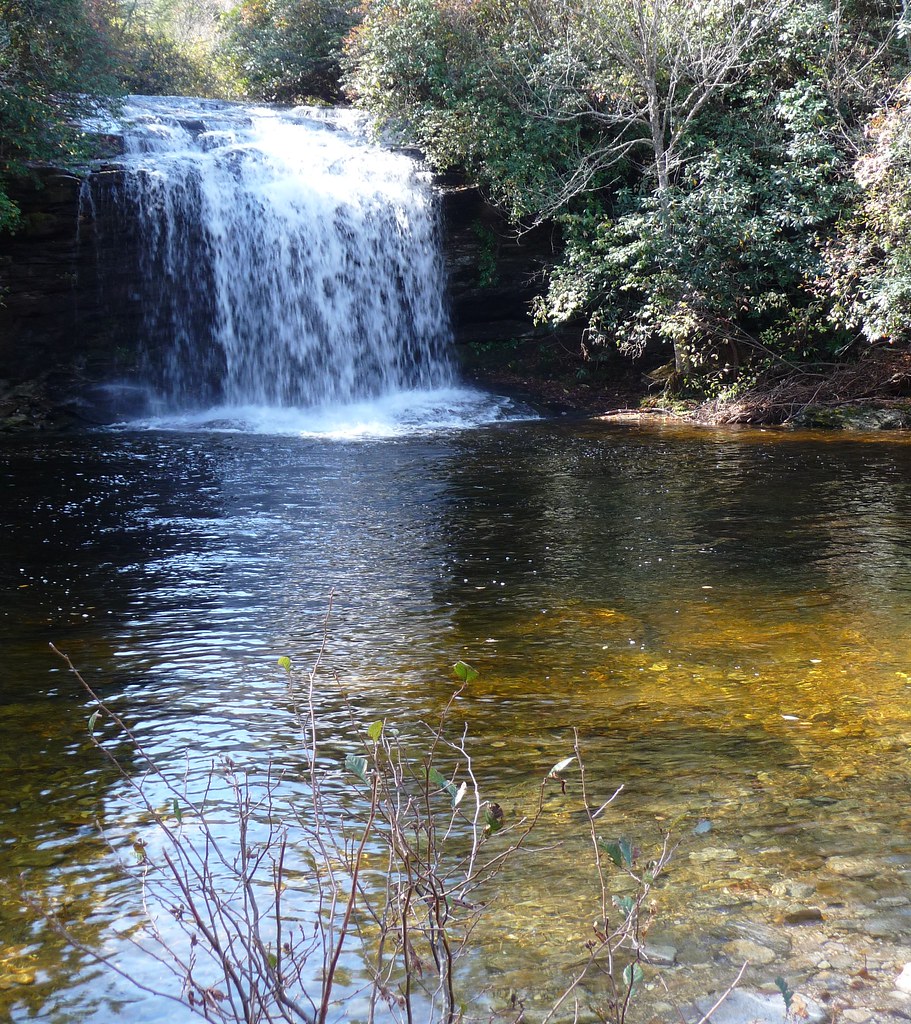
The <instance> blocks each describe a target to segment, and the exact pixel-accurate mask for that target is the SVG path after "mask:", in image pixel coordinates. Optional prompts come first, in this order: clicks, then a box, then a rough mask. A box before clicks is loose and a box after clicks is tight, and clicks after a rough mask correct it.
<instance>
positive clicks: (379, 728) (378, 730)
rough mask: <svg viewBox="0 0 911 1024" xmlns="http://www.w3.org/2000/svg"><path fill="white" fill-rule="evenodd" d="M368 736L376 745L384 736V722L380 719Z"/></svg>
mask: <svg viewBox="0 0 911 1024" xmlns="http://www.w3.org/2000/svg"><path fill="white" fill-rule="evenodd" d="M367 735H368V736H369V737H370V739H372V740H373V742H374V743H376V742H377V741H378V740H379V738H380V736H382V735H383V720H382V719H381V718H378V719H377V720H376V721H375V722H374V723H373V724H372V725H371V726H370V727H369V728H368V729H367Z"/></svg>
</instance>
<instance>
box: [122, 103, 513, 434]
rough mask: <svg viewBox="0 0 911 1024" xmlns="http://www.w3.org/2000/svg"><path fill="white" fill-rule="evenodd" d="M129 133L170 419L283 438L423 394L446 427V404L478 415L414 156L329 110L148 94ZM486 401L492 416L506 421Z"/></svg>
mask: <svg viewBox="0 0 911 1024" xmlns="http://www.w3.org/2000/svg"><path fill="white" fill-rule="evenodd" d="M125 124H126V129H125V138H126V157H125V166H126V175H125V185H124V188H125V192H126V199H127V202H128V204H129V207H130V209H131V211H132V215H133V216H136V217H138V220H139V229H140V239H141V241H140V246H141V248H140V251H141V259H142V261H143V267H142V276H143V283H142V287H143V289H144V292H143V300H144V317H145V328H146V331H147V334H148V336H149V338H150V339H152V341H151V343H150V345H149V348H148V356H147V375H148V377H149V378H150V382H151V384H152V387H153V390H154V391H155V394H156V404H157V412H158V413H159V414H160V416H164V417H165V418H170V419H171V420H173V419H174V417H175V415H178V414H179V415H180V416H181V417H183V422H184V423H187V424H188V425H189V424H190V423H193V424H196V425H199V424H201V423H206V422H209V423H212V424H213V425H215V424H218V425H219V426H224V425H225V424H232V423H235V422H240V423H241V424H242V425H244V426H248V427H252V428H253V429H270V427H269V424H270V423H271V424H273V427H274V429H279V430H283V431H284V430H288V429H291V427H290V424H292V423H294V422H295V411H297V412H299V413H301V415H302V417H303V421H302V423H301V429H303V430H306V431H308V432H310V431H311V429H313V428H314V423H315V422H316V421H318V420H319V416H320V411H322V412H325V413H326V415H327V416H328V421H329V422H330V423H332V424H337V423H338V422H339V413H338V409H339V407H343V408H344V407H350V408H351V409H352V411H353V412H356V416H357V418H358V420H359V421H361V422H365V421H366V422H373V421H372V419H371V417H370V416H369V415H368V416H366V417H365V416H364V410H365V407H366V406H367V405H369V404H370V403H372V402H376V403H377V408H379V409H384V410H389V409H397V410H401V409H403V408H404V407H406V406H408V404H409V403H408V402H407V401H405V400H403V399H402V398H401V396H402V395H407V394H409V393H414V394H415V395H417V396H419V398H418V399H417V400H416V402H415V403H414V406H415V409H416V410H419V409H426V408H432V409H433V420H434V423H437V424H438V423H439V422H442V421H445V420H446V415H445V413H442V412H441V407H442V406H452V417H451V418H456V419H457V420H458V422H459V423H464V422H465V419H466V414H467V413H466V408H465V407H466V404H471V403H466V396H467V395H476V393H474V392H465V391H464V390H462V389H458V388H455V387H454V374H453V369H452V366H451V363H450V360H449V357H448V355H447V351H448V345H449V342H450V330H449V322H448V318H447V314H446V308H445V300H444V290H443V289H444V284H443V282H444V270H443V266H442V260H441V256H440V252H439V247H438V244H437V238H436V224H435V216H434V209H433V197H432V194H431V191H430V188H429V185H428V183H427V182H426V181H425V180H423V178H422V175H421V174H420V173H419V168H418V165H417V164H416V163H415V162H414V161H413V160H411V159H410V158H409V157H407V156H404V155H402V154H398V153H394V152H390V151H388V150H384V149H381V148H378V147H376V146H372V145H370V144H369V143H368V142H367V141H366V140H364V139H363V138H361V137H358V136H357V135H356V134H355V133H352V132H350V131H348V130H345V129H344V128H343V127H341V126H340V123H333V121H332V120H331V119H329V118H327V117H326V115H322V116H318V115H316V114H315V112H313V111H305V110H297V111H290V112H289V111H277V110H274V109H271V108H245V107H241V106H237V105H234V104H226V103H220V102H215V101H201V100H186V99H179V98H173V97H168V98H155V99H149V98H139V97H137V98H134V99H133V100H131V102H130V103H129V104H128V106H127V108H126V110H125ZM428 393H429V396H428ZM434 395H436V396H437V397H436V398H434V397H433V396H434ZM477 397H478V398H480V396H477ZM487 399H488V400H487V401H486V402H482V403H481V406H483V410H484V411H483V412H482V409H481V408H480V407H479V408H478V409H477V415H478V416H480V417H481V418H482V419H490V418H499V417H500V416H501V415H502V411H501V409H502V406H501V405H499V404H498V403H493V405H492V404H491V402H490V401H489V396H487ZM494 406H496V409H495V408H494ZM215 407H217V411H216V408H215ZM418 416H419V418H420V415H419V414H418ZM441 417H442V419H441ZM342 418H343V417H342ZM398 418H399V420H401V421H403V422H411V421H412V420H413V419H414V417H413V416H412V415H410V414H408V413H401V412H400V413H399V416H398ZM476 418H477V417H476V416H472V415H468V419H469V421H470V420H476ZM343 432H344V431H343ZM368 432H369V431H368Z"/></svg>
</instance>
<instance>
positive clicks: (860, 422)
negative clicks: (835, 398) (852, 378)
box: [792, 403, 911, 430]
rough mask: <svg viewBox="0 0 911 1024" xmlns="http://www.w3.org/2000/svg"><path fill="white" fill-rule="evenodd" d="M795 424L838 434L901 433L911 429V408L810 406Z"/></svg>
mask: <svg viewBox="0 0 911 1024" xmlns="http://www.w3.org/2000/svg"><path fill="white" fill-rule="evenodd" d="M792 422H793V425H794V426H800V427H823V428H827V429H830V428H834V429H837V430H901V429H904V428H907V427H909V426H911V405H909V404H907V403H900V404H899V403H893V404H891V405H890V406H888V407H880V406H875V405H869V404H856V405H838V406H814V405H809V406H807V407H806V408H805V409H803V410H802V411H801V412H800V413H799V414H798V415H797V416H796V417H795V418H794V420H793V421H792Z"/></svg>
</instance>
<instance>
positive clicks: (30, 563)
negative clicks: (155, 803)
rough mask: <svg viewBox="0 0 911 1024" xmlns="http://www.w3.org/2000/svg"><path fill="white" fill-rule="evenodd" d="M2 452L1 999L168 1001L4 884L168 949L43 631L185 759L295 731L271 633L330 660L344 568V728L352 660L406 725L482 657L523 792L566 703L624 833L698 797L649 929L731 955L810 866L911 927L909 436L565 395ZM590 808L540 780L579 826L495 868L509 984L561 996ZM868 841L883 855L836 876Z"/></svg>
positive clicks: (504, 793) (326, 713) (856, 905)
mask: <svg viewBox="0 0 911 1024" xmlns="http://www.w3.org/2000/svg"><path fill="white" fill-rule="evenodd" d="M0 471H2V477H3V487H2V489H0V509H2V524H3V547H4V557H3V561H2V572H3V576H4V582H5V586H4V589H3V598H2V604H0V636H2V644H3V659H2V669H0V672H2V677H0V678H2V687H0V700H2V703H3V714H2V716H0V793H2V794H3V795H2V798H0V842H2V845H0V878H2V879H3V880H4V881H5V883H6V885H5V887H4V890H3V892H2V896H0V899H2V902H0V941H2V944H3V952H2V953H0V1016H3V1017H7V1016H8V1017H10V1018H11V1019H12V1020H17V1021H18V1020H27V1019H41V1020H47V1021H53V1022H60V1024H62V1022H70V1021H80V1022H83V1021H93V1022H95V1021H99V1022H100V1021H106V1020H110V1019H112V1015H115V1014H116V1013H117V1012H121V1009H119V1008H122V1007H123V1005H124V1004H125V1003H127V1002H129V1001H131V1000H135V1001H136V1002H135V1004H134V1005H133V1006H131V1008H130V1010H129V1014H130V1019H131V1020H133V1021H137V1022H138V1021H144V1020H149V1021H153V1020H160V1019H162V1016H163V1011H162V1006H161V1003H160V1001H156V1000H155V999H154V998H153V997H151V996H146V995H142V994H139V995H137V994H136V993H135V992H133V990H132V989H131V988H130V987H129V986H128V985H127V984H126V983H125V982H123V981H121V980H119V979H118V978H117V977H116V976H114V975H112V974H110V973H109V972H107V971H102V970H101V969H99V968H97V967H93V966H91V963H90V961H89V959H88V958H87V956H86V955H85V954H84V953H81V952H79V951H77V950H74V949H72V948H71V947H68V946H67V945H66V944H65V943H63V942H62V940H59V939H58V938H57V937H56V936H55V935H54V933H53V931H52V930H51V929H50V928H49V926H47V925H46V924H44V923H42V922H41V919H40V917H39V918H36V916H35V915H34V914H33V913H31V912H30V911H29V910H28V909H27V908H23V907H22V905H21V900H19V899H18V897H17V895H16V893H17V891H18V890H19V889H21V887H22V884H23V883H21V882H20V881H19V880H18V879H19V876H20V873H21V872H23V871H27V872H28V876H27V884H28V885H29V886H30V887H31V889H32V891H34V892H37V893H39V894H40V896H41V898H46V899H50V900H54V901H56V903H57V906H58V907H61V908H63V913H64V916H66V918H67V920H69V921H71V922H76V926H77V930H78V931H79V935H80V936H81V937H82V939H83V941H86V942H88V943H89V944H94V945H96V947H100V948H102V949H103V950H105V951H106V952H108V953H111V954H112V955H114V956H115V957H120V958H122V959H121V960H120V962H121V963H122V964H123V965H125V966H126V967H127V968H128V969H132V970H133V971H134V972H139V973H140V974H142V972H143V971H146V970H151V969H150V968H146V967H137V966H136V964H137V963H138V960H137V959H136V957H137V954H135V953H132V952H129V951H128V950H127V947H126V946H125V944H124V943H123V942H122V941H121V940H120V939H118V933H119V932H121V931H124V930H126V929H127V928H128V927H129V924H128V923H127V924H125V923H124V921H127V922H128V921H129V920H130V914H131V913H134V912H135V910H136V905H137V896H136V894H135V893H133V892H132V891H131V890H130V888H129V886H128V884H127V883H125V882H124V881H123V880H122V879H120V878H118V876H117V875H116V874H114V873H113V872H112V871H111V870H110V864H109V861H110V857H109V854H108V851H107V850H106V847H105V844H104V841H103V840H102V838H101V837H100V835H99V832H98V829H97V826H96V822H97V821H99V820H103V821H105V822H107V823H109V824H110V823H123V822H126V823H127V825H128V824H129V820H130V815H131V814H133V813H135V809H134V808H132V807H131V803H130V799H129V796H128V792H127V790H126V787H125V786H124V784H123V782H122V780H120V779H119V778H118V777H117V776H116V774H115V773H114V772H113V771H112V770H111V769H110V768H107V767H106V766H105V765H104V764H102V763H101V762H100V761H99V758H98V755H97V753H96V752H95V751H94V750H92V748H91V747H90V745H89V744H88V742H87V734H86V728H85V719H86V715H87V711H86V707H87V702H86V700H85V698H84V696H83V695H82V693H81V691H80V688H79V686H78V684H77V682H76V681H75V680H74V679H73V678H72V676H71V675H70V674H68V673H67V672H66V670H65V668H64V667H63V666H62V664H61V663H60V662H59V660H58V659H56V658H55V657H54V655H53V654H52V653H51V652H50V650H49V647H48V644H49V642H53V643H54V644H56V645H57V646H58V647H59V648H60V649H61V650H63V651H65V652H66V653H67V654H69V655H70V656H71V657H72V659H73V661H74V662H75V663H76V664H77V665H78V666H79V667H80V668H81V669H82V670H83V672H84V673H85V675H86V677H87V679H88V680H89V681H90V682H92V683H93V684H94V685H95V686H97V687H98V688H99V689H100V691H101V692H102V693H103V694H104V695H105V696H106V697H107V698H108V699H109V700H111V701H113V702H115V703H116V705H117V707H118V708H121V709H122V710H123V711H124V713H125V714H127V715H128V717H129V719H130V721H131V722H132V723H134V724H135V728H136V730H137V733H138V734H139V735H140V737H141V738H142V741H143V742H144V743H145V744H146V745H147V746H148V748H149V750H150V751H152V752H153V753H154V754H155V755H156V757H158V758H159V759H160V760H161V761H162V763H165V764H172V763H173V764H174V765H178V766H179V765H180V764H181V763H185V762H186V759H187V758H188V757H189V759H190V761H191V762H192V763H201V762H203V761H205V759H206V758H210V757H212V756H213V755H215V754H218V753H229V754H230V755H231V756H233V757H236V758H238V759H241V760H244V761H247V762H250V761H254V762H259V761H261V762H262V763H265V762H266V761H268V760H269V759H270V758H273V759H276V760H277V761H278V762H281V761H282V759H283V758H287V759H288V760H293V759H294V758H295V757H296V756H297V753H296V727H295V723H294V721H293V718H292V716H291V715H290V713H289V708H288V706H287V701H286V700H285V699H284V697H283V693H284V691H283V682H282V679H281V674H280V672H279V671H278V670H277V668H276V658H277V657H278V656H280V655H285V654H287V655H289V656H291V657H292V658H293V659H294V660H295V662H296V663H298V664H307V663H309V662H310V661H311V660H312V659H313V657H314V656H315V653H316V651H317V649H318V647H319V643H320V638H321V635H322V624H323V620H324V617H325V615H326V611H327V606H328V601H329V595H330V592H332V591H334V592H335V597H334V601H333V614H332V616H331V621H330V627H329V643H328V650H327V653H326V666H327V668H328V669H329V670H330V672H328V673H327V674H326V677H325V678H326V682H325V684H324V687H325V688H324V690H323V691H321V693H320V694H319V711H318V714H319V717H320V721H321V726H322V728H323V729H324V730H325V734H326V736H327V739H328V742H329V744H330V746H333V745H334V746H336V747H337V748H338V749H339V750H340V751H343V750H344V749H345V744H346V741H347V740H346V736H347V732H346V730H347V729H348V726H347V722H348V710H347V709H346V707H345V704H344V700H343V699H342V697H341V696H340V690H339V687H338V686H336V685H335V684H334V683H333V682H332V681H331V673H332V672H335V673H337V675H338V678H339V681H340V684H341V685H343V686H344V688H345V689H346V690H347V692H348V693H349V695H350V698H351V701H352V703H353V705H354V708H355V711H356V713H357V714H358V715H362V716H363V718H362V720H363V721H366V722H369V721H372V720H374V719H376V718H378V717H381V716H387V717H388V718H389V719H390V720H395V721H396V722H399V723H401V726H402V728H403V729H405V730H407V729H410V728H412V727H414V728H415V729H416V728H417V723H418V722H419V721H420V720H422V719H432V718H434V717H435V716H436V715H437V714H438V713H439V712H440V711H441V709H442V708H443V707H444V705H445V703H446V702H447V700H448V699H449V698H450V696H451V694H452V691H453V681H452V676H451V671H450V668H449V666H451V665H452V663H453V662H455V661H457V660H459V659H463V660H465V661H468V662H470V663H471V664H472V665H474V666H475V667H476V668H478V669H479V671H480V677H479V679H478V680H476V681H475V682H473V683H472V684H471V685H470V686H468V687H467V688H466V689H465V691H464V693H463V694H462V695H461V696H460V697H459V698H458V700H457V702H456V707H455V712H454V720H455V724H460V723H462V722H465V723H467V725H468V728H469V732H470V735H471V737H472V740H471V742H472V750H473V753H474V756H475V759H476V766H477V770H478V772H479V776H480V779H481V783H482V787H483V788H484V790H485V792H487V793H490V794H492V795H494V796H495V797H496V798H497V799H498V801H499V802H500V803H501V804H502V805H503V807H504V808H505V809H506V811H507V814H511V815H517V814H520V813H521V812H522V811H523V810H524V809H526V807H527V804H528V802H529V801H533V799H534V793H535V792H536V786H537V784H538V782H539V780H540V778H541V776H542V774H543V773H544V772H546V771H547V769H548V768H549V767H550V766H551V765H552V764H553V763H554V762H555V761H557V760H559V759H560V758H562V757H564V756H566V755H567V754H568V753H569V752H570V751H571V747H572V730H573V728H574V727H575V728H577V729H578V730H579V735H580V739H581V743H582V747H583V750H584V752H585V755H586V761H587V765H588V771H589V775H590V780H591V782H592V784H593V785H594V787H595V788H596V790H597V791H598V792H599V793H600V792H603V793H604V795H605V798H606V796H608V795H610V793H611V792H612V791H613V789H614V788H615V787H616V786H617V785H619V784H620V783H623V784H624V786H625V790H624V793H623V794H622V796H621V798H620V799H619V800H618V801H617V802H616V803H615V805H613V806H612V808H611V809H610V811H609V812H608V814H607V815H606V821H605V824H604V828H605V830H606V831H607V832H613V833H615V834H619V833H620V832H623V833H627V834H630V835H632V836H635V837H637V838H638V839H640V840H641V841H642V842H643V843H648V842H650V841H653V840H655V839H656V838H657V837H659V836H660V834H661V832H662V830H663V829H664V828H666V827H669V826H670V825H671V824H672V823H674V822H677V824H675V825H674V829H675V833H676V835H677V838H679V839H680V841H681V846H680V849H679V850H678V853H677V856H676V857H675V861H674V864H673V866H672V870H671V872H670V873H669V875H668V879H667V882H666V884H665V886H664V888H663V889H662V892H661V894H660V897H659V900H660V905H659V908H658V923H657V924H656V925H655V933H654V938H655V939H656V940H658V941H662V942H667V943H670V944H672V945H674V946H675V948H676V949H677V950H678V951H679V957H678V959H679V961H680V964H681V970H680V973H681V974H682V973H684V970H683V969H684V968H687V967H688V968H689V971H688V977H689V978H690V979H692V978H696V979H697V980H699V979H701V980H699V983H702V982H703V981H704V980H705V979H707V978H708V976H709V975H712V976H714V978H715V979H716V980H717V979H722V980H723V979H724V978H725V977H726V976H727V975H728V974H730V975H731V976H732V975H733V973H735V972H736V957H734V956H733V955H731V956H730V957H728V956H727V954H726V953H725V949H726V948H728V947H729V945H730V943H731V941H732V940H733V939H736V938H738V937H743V934H744V931H743V929H744V928H747V932H746V934H747V935H748V936H749V937H753V938H756V936H757V935H760V936H761V934H762V932H763V929H764V928H767V927H771V926H772V925H773V924H774V923H775V921H776V919H777V917H778V916H780V915H781V914H782V913H784V912H786V911H787V908H788V907H790V906H792V904H793V902H794V899H795V897H796V898H798V899H800V898H802V894H803V895H804V896H806V894H808V893H812V899H811V902H812V904H813V906H814V907H821V908H822V909H823V910H824V913H825V918H826V922H827V927H830V928H834V929H841V930H842V931H843V932H844V934H859V935H860V936H861V938H860V940H859V941H860V942H861V944H863V943H865V942H866V943H868V944H869V943H873V944H875V942H876V940H877V933H876V931H875V929H874V927H873V924H874V923H875V924H876V927H878V928H879V929H880V930H881V931H882V930H883V929H885V930H887V931H888V932H889V934H890V936H891V937H892V938H893V939H894V940H895V941H903V942H905V943H906V944H909V943H911V912H909V910H908V906H907V901H905V902H904V903H902V898H901V897H902V894H903V893H904V892H905V891H906V890H907V883H908V879H909V872H911V837H909V834H908V829H907V815H906V806H907V793H908V785H909V758H908V748H909V745H911V700H909V697H911V619H909V615H908V608H909V591H911V445H909V444H908V443H905V442H903V441H901V440H895V439H882V438H877V439H864V438H857V437H855V438H849V437H844V436H834V435H832V436H826V435H810V434H806V435H788V434H780V433H774V432H747V431H744V432H733V431H728V432H710V431H700V432H695V431H688V430H684V429H677V428H667V429H652V430H646V429H640V428H635V427H625V426H624V427H621V426H604V425H599V424H585V425H579V424H572V425H571V424H559V423H557V424H555V423H553V422H538V423H524V424H500V425H496V426H492V427H488V428H480V429H474V430H468V431H463V432H442V433H438V434H436V435H426V436H421V435H415V436H405V437H399V438H390V439H385V440H369V439H361V440H357V441H338V440H335V441H333V440H326V439H320V438H314V437H309V438H308V437H303V438H302V437H288V436H282V437H269V436H261V435H260V436H257V435H250V434H243V433H230V434H201V433H180V432H168V433H163V432H154V431H148V432H135V433H133V432H125V433H116V434H112V433H107V434H94V435H88V436H83V437H70V438H52V439H45V438H40V437H34V438H26V439H22V438H17V439H15V440H8V439H4V440H3V441H2V447H0ZM580 807H581V805H580V804H579V802H578V798H577V796H576V795H574V794H573V792H572V786H570V792H569V794H567V796H566V797H561V796H559V795H558V794H557V793H554V794H553V795H552V796H550V797H548V801H547V804H546V806H545V823H544V829H545V832H544V835H545V837H548V838H560V839H561V840H562V841H563V843H562V845H561V846H559V847H556V848H552V849H548V850H544V851H542V852H540V853H538V854H535V855H531V854H529V855H523V856H522V857H521V858H519V859H518V860H517V861H515V862H514V863H513V866H512V867H511V869H510V871H509V872H508V873H507V874H505V875H504V876H503V877H502V880H501V886H502V888H501V891H500V895H499V899H498V902H497V911H496V914H495V915H494V920H493V921H492V923H491V924H490V925H489V926H487V928H486V930H484V931H482V932H481V933H479V936H478V948H477V953H476V955H475V956H474V957H473V958H472V963H471V965H470V967H469V968H468V969H469V970H471V971H472V972H474V973H473V974H472V978H473V981H472V984H473V985H474V986H475V990H476V991H478V992H482V991H483V992H484V993H485V996H484V998H485V999H486V998H488V995H489V994H490V993H494V995H493V996H491V998H495V997H496V993H497V992H498V991H499V990H502V989H514V990H516V991H518V992H520V993H521V994H522V996H523V997H527V998H528V999H530V1000H533V999H534V998H535V997H536V996H539V997H541V998H543V996H544V995H546V992H545V991H544V990H545V989H546V984H545V982H546V980H547V979H545V978H544V977H542V971H541V964H542V962H548V963H553V964H564V963H571V962H572V961H573V960H576V959H578V956H579V950H580V949H581V948H582V942H583V941H584V938H585V937H587V934H586V930H585V929H586V928H588V927H590V923H591V920H592V918H593V916H594V914H595V913H596V901H595V898H594V897H595V889H594V879H593V875H592V870H591V866H590V858H589V856H588V853H587V847H586V838H585V834H584V830H582V829H581V828H580V827H579V823H580V815H579V811H580ZM678 819H679V820H678ZM701 820H707V821H709V822H711V831H709V832H705V831H704V828H703V829H702V830H700V833H701V834H696V835H694V834H693V831H692V829H693V826H694V825H695V823H696V822H697V821H701ZM844 857H854V858H865V859H866V860H868V861H872V862H873V865H874V869H873V870H871V871H868V872H866V873H864V872H860V873H859V874H858V873H857V872H854V873H853V875H851V874H850V873H849V876H848V877H846V876H845V872H844V871H843V870H839V871H836V870H834V866H835V865H836V864H841V865H842V867H843V865H844V861H843V860H840V861H833V860H832V858H844ZM131 908H132V909H131ZM118 922H119V923H118ZM750 929H752V931H750ZM865 929H866V931H865ZM545 957H549V958H551V959H550V960H549V961H544V960H543V958H545ZM785 966H787V965H785ZM783 969H784V968H781V967H778V966H770V967H768V968H767V969H766V973H767V974H768V973H771V974H772V975H774V974H775V973H780V972H781V970H783ZM700 971H702V972H703V974H704V975H705V978H703V977H702V976H701V975H700ZM556 973H557V972H556V970H555V969H551V968H550V967H548V970H547V972H546V974H547V978H548V979H549V978H550V975H551V974H554V975H555V974H556ZM676 974H677V971H676V970H675V971H674V972H672V975H673V976H674V977H676ZM143 976H144V975H143ZM149 977H150V978H151V980H153V981H154V980H155V979H154V972H153V973H152V974H151V975H149ZM758 980H762V979H761V978H759V979H758ZM548 983H549V982H548ZM672 983H673V981H672ZM680 984H681V985H685V982H683V981H681V982H680ZM124 1012H125V1011H124ZM177 1012H178V1011H176V1010H174V1009H172V1008H171V1007H170V1006H168V1009H167V1013H168V1014H170V1017H169V1019H172V1020H178V1019H179V1018H178V1016H177V1015H176V1014H177Z"/></svg>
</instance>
